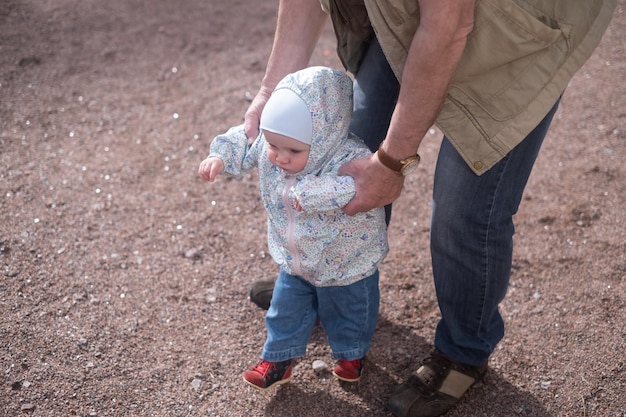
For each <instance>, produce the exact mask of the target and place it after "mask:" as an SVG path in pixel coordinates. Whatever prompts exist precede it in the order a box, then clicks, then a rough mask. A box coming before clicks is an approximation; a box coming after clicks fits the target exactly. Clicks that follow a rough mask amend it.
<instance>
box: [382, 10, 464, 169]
mask: <svg viewBox="0 0 626 417" xmlns="http://www.w3.org/2000/svg"><path fill="white" fill-rule="evenodd" d="M420 13H421V16H422V19H421V21H420V25H419V27H418V30H417V32H416V34H415V36H414V38H413V42H412V44H411V48H410V50H409V54H408V57H407V60H406V64H405V67H404V72H403V76H402V82H401V88H400V95H399V97H398V102H397V105H396V108H395V110H394V113H393V116H392V119H391V125H390V127H389V131H388V133H387V139H386V140H385V145H384V149H385V150H386V151H387V153H388V154H390V155H392V156H393V157H396V158H398V159H399V158H405V157H407V156H409V155H412V154H414V153H415V152H417V149H418V147H419V144H420V142H421V141H422V138H423V137H424V135H425V134H426V132H427V131H428V129H429V128H430V127H431V126H432V124H433V123H434V121H435V119H436V118H437V115H438V114H439V112H440V110H441V106H442V105H443V101H444V99H445V97H446V94H447V92H448V89H449V87H450V83H451V81H452V79H453V77H454V72H455V69H456V66H457V64H458V62H459V60H460V58H461V55H462V53H463V49H464V47H465V43H466V38H467V35H468V34H469V32H470V31H471V29H472V26H473V13H474V2H473V1H467V0H458V1H447V2H442V1H440V0H434V1H433V0H422V1H420Z"/></svg>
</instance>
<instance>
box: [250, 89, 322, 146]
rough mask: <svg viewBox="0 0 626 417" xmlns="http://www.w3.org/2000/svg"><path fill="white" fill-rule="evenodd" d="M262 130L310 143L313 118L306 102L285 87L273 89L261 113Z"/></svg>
mask: <svg viewBox="0 0 626 417" xmlns="http://www.w3.org/2000/svg"><path fill="white" fill-rule="evenodd" d="M260 127H261V129H263V130H268V131H270V132H274V133H278V134H279V135H284V136H288V137H290V138H293V139H296V140H297V141H299V142H302V143H306V144H307V145H310V144H311V139H312V137H313V119H312V118H311V112H310V111H309V108H308V106H307V105H306V103H305V102H304V101H303V100H302V99H301V98H300V96H298V95H297V94H296V93H294V92H293V91H291V90H289V89H287V88H281V89H279V90H275V91H274V92H273V93H272V95H271V96H270V99H269V100H268V101H267V104H266V105H265V107H264V108H263V113H262V114H261V123H260Z"/></svg>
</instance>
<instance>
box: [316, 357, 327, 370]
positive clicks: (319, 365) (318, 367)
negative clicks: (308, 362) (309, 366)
mask: <svg viewBox="0 0 626 417" xmlns="http://www.w3.org/2000/svg"><path fill="white" fill-rule="evenodd" d="M327 368H328V365H327V364H326V362H324V361H322V360H319V359H318V360H315V361H313V370H314V371H315V372H322V371H324V370H326V369H327Z"/></svg>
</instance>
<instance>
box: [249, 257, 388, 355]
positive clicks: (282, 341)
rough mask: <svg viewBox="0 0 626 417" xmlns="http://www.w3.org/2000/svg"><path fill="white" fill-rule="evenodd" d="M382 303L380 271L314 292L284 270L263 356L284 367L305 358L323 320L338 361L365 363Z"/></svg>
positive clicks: (269, 314) (267, 318)
mask: <svg viewBox="0 0 626 417" xmlns="http://www.w3.org/2000/svg"><path fill="white" fill-rule="evenodd" d="M379 304H380V293H379V289H378V271H376V272H375V273H374V274H372V275H370V276H369V277H367V278H364V279H362V280H359V281H357V282H355V283H353V284H350V285H345V286H334V287H315V286H314V285H313V284H311V283H310V282H308V281H306V280H304V279H303V278H301V277H298V276H294V275H289V274H287V273H286V272H285V271H284V270H282V269H281V271H280V273H279V275H278V279H277V280H276V284H275V286H274V292H273V294H272V303H271V305H270V308H269V310H268V311H267V314H266V315H265V324H266V328H267V339H266V341H265V345H264V346H263V353H262V355H261V357H262V358H263V359H264V360H266V361H270V362H282V361H285V360H287V359H293V358H297V357H300V356H303V355H304V354H305V353H306V345H307V343H308V341H309V338H310V337H311V332H312V331H313V326H314V325H315V322H316V321H317V318H318V316H319V319H320V323H321V325H322V326H323V327H324V330H325V331H326V334H327V336H328V343H329V345H330V347H331V349H332V352H333V357H334V358H335V359H346V360H353V359H360V358H362V357H364V356H365V354H366V353H367V352H368V351H369V349H370V346H371V343H372V338H373V336H374V331H375V330H376V324H377V321H378V307H379Z"/></svg>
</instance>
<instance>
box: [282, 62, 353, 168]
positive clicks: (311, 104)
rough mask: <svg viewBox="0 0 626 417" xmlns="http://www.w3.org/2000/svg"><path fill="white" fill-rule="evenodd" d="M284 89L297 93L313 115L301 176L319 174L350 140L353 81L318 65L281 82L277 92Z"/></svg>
mask: <svg viewBox="0 0 626 417" xmlns="http://www.w3.org/2000/svg"><path fill="white" fill-rule="evenodd" d="M281 89H288V90H290V91H292V92H294V93H295V94H296V95H297V96H298V97H299V98H300V99H301V100H302V101H303V102H304V104H305V105H306V107H307V108H308V110H309V112H310V114H311V121H312V137H311V149H310V152H309V160H308V162H307V164H306V166H305V168H304V170H303V172H301V173H300V174H298V175H306V174H317V173H319V172H320V171H321V170H322V168H323V167H324V164H325V163H326V162H327V161H329V160H330V159H331V158H330V156H332V155H333V154H334V153H335V151H336V150H337V149H338V148H339V147H340V145H341V143H342V142H343V141H345V140H347V138H348V134H349V125H350V120H351V117H352V79H351V78H350V77H349V76H348V75H347V74H346V73H344V72H342V71H340V70H336V69H332V68H327V67H320V66H317V67H310V68H306V69H303V70H300V71H297V72H294V73H292V74H289V75H287V76H286V77H285V78H283V79H282V80H281V81H280V82H279V83H278V85H277V86H276V88H275V89H274V93H275V92H277V91H279V90H281ZM274 93H273V94H274Z"/></svg>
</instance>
